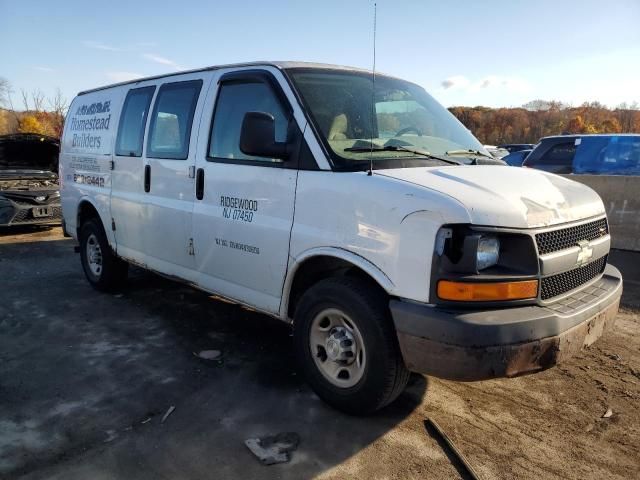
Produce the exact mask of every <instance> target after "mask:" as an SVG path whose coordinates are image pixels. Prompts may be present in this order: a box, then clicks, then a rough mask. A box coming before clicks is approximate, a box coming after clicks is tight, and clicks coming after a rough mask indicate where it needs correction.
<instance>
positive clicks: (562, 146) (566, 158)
mask: <svg viewBox="0 0 640 480" xmlns="http://www.w3.org/2000/svg"><path fill="white" fill-rule="evenodd" d="M575 153H576V146H575V141H574V140H571V141H570V142H565V143H558V144H557V145H554V146H553V147H551V148H550V149H549V150H547V153H545V154H544V155H543V156H542V157H541V158H539V159H538V160H537V161H536V162H532V163H531V164H530V165H562V166H567V167H571V164H572V162H573V156H574V155H575Z"/></svg>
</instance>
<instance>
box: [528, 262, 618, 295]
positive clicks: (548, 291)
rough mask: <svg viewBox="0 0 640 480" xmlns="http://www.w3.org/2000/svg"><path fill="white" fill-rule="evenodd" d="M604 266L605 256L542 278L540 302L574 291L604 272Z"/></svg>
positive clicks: (605, 263)
mask: <svg viewBox="0 0 640 480" xmlns="http://www.w3.org/2000/svg"><path fill="white" fill-rule="evenodd" d="M606 265H607V256H606V255H605V256H604V257H601V258H599V259H598V260H595V261H593V262H591V263H589V264H587V265H584V266H582V267H578V268H574V269H573V270H569V271H568V272H564V273H559V274H557V275H552V276H550V277H546V278H543V279H542V281H541V288H540V298H541V299H542V300H548V299H550V298H553V297H557V296H558V295H562V294H563V293H566V292H569V291H571V290H574V289H576V288H578V287H579V286H580V285H583V284H585V283H587V282H588V281H589V280H593V279H594V278H596V277H597V276H598V275H600V274H601V273H602V272H604V268H605V266H606Z"/></svg>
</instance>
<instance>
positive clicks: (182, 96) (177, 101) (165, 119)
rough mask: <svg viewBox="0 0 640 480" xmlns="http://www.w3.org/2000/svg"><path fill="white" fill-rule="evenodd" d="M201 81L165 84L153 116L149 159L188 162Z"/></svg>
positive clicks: (148, 152) (161, 89)
mask: <svg viewBox="0 0 640 480" xmlns="http://www.w3.org/2000/svg"><path fill="white" fill-rule="evenodd" d="M201 88H202V80H195V81H189V82H176V83H165V84H164V85H162V87H160V91H159V92H158V96H157V98H156V103H155V105H154V107H153V115H152V116H151V126H150V127H149V140H148V144H147V157H150V158H171V159H174V160H185V159H186V158H187V157H188V156H189V139H190V138H191V125H192V124H193V114H194V112H195V110H196V104H197V103H198V96H199V94H200V89H201Z"/></svg>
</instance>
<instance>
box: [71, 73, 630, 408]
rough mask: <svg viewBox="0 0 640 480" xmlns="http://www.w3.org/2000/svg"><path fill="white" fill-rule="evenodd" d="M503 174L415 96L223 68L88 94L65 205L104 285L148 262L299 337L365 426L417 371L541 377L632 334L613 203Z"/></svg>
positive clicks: (86, 260) (297, 345)
mask: <svg viewBox="0 0 640 480" xmlns="http://www.w3.org/2000/svg"><path fill="white" fill-rule="evenodd" d="M372 112H375V115H371V113H372ZM484 161H488V162H491V163H495V162H496V161H497V160H495V159H493V158H491V157H490V155H489V154H488V153H487V152H486V151H485V150H484V148H483V147H482V145H481V144H480V142H479V141H478V140H477V139H476V138H475V137H473V135H472V134H471V132H469V130H468V129H466V128H465V127H464V126H463V125H462V124H461V123H460V122H459V121H458V120H457V119H456V118H455V117H454V116H453V115H452V114H451V113H450V112H449V111H448V110H447V109H445V108H444V107H443V106H441V105H440V104H438V103H437V102H436V101H435V99H433V97H431V96H430V95H429V94H428V93H427V92H426V91H425V90H424V89H423V88H422V87H420V86H418V85H416V84H413V83H410V82H407V81H405V80H401V79H398V78H394V77H389V76H386V75H376V76H375V82H374V81H373V77H372V72H369V71H364V70H360V69H356V68H348V67H338V66H334V65H316V64H307V63H297V62H284V63H282V62H278V63H251V64H240V65H226V66H219V67H210V68H203V69H200V70H192V71H190V72H184V73H174V74H170V75H163V76H158V77H152V78H146V79H141V80H137V81H131V82H125V83H122V84H118V85H113V86H110V87H104V88H98V89H95V90H90V91H87V92H82V93H80V94H79V95H78V96H77V97H76V98H75V99H74V100H73V102H72V104H71V107H70V110H69V115H68V118H67V121H66V123H65V130H64V136H63V142H62V153H61V166H60V176H61V179H62V183H61V189H62V199H63V202H62V205H63V210H64V217H65V220H66V229H67V231H68V232H69V233H70V234H71V235H72V236H73V237H74V238H76V239H77V240H78V241H79V243H80V248H79V251H80V261H81V263H82V267H83V269H84V272H85V275H86V277H87V280H88V281H89V283H90V284H91V285H92V286H93V287H95V288H96V289H98V290H113V289H118V288H126V277H127V268H128V265H129V264H135V265H139V266H142V267H144V268H147V269H151V270H155V271H157V272H159V273H161V274H164V275H167V276H170V277H171V278H173V279H176V280H181V281H183V282H185V283H187V284H190V285H193V286H196V287H197V288H199V289H202V290H205V291H208V292H211V293H215V294H217V295H219V296H222V297H224V298H227V299H231V300H232V301H234V302H237V303H240V304H243V305H247V306H249V307H251V308H253V309H255V310H258V311H261V312H263V313H265V314H267V315H270V316H272V317H276V318H278V319H280V320H282V321H284V322H289V323H292V324H293V343H292V348H293V349H294V351H295V352H296V355H297V358H298V362H299V365H300V367H301V370H302V371H303V372H304V374H305V377H306V379H307V381H308V382H309V384H310V385H311V386H312V388H313V389H314V391H315V392H316V393H317V394H318V395H319V396H320V397H321V398H323V399H324V400H325V401H327V402H328V403H329V404H331V405H333V406H335V407H336V408H339V409H342V410H344V411H347V412H349V413H356V414H364V413H369V412H372V411H374V410H377V409H379V408H381V407H383V406H385V405H386V404H388V403H389V402H391V401H393V400H394V399H395V398H396V397H397V396H398V395H399V394H400V393H401V392H402V390H403V389H404V387H405V385H406V384H407V381H408V379H409V371H415V372H421V373H426V374H430V375H434V376H437V377H442V378H448V379H452V380H465V381H468V380H483V379H487V378H495V377H513V376H517V375H522V374H525V373H533V372H537V371H539V370H542V369H545V368H549V367H551V366H553V365H555V364H557V363H558V362H560V361H561V360H563V359H565V358H568V357H570V356H571V355H573V354H575V353H577V352H578V351H579V350H580V349H581V348H582V347H583V346H584V345H590V344H591V343H593V342H595V341H596V340H597V339H598V337H600V336H601V335H602V334H603V332H604V331H605V330H606V329H608V328H610V327H611V326H612V325H613V322H614V321H615V316H616V313H617V310H618V303H619V299H620V295H621V292H622V278H621V275H620V273H619V272H618V271H617V270H616V269H615V267H613V266H611V265H608V264H607V255H608V252H609V245H610V241H611V237H610V235H609V230H608V224H607V218H606V215H605V208H604V205H603V203H602V201H601V200H600V198H599V197H598V195H597V194H596V193H595V192H594V191H593V190H591V189H589V188H587V187H584V186H583V185H579V184H577V183H575V182H572V181H571V180H567V179H564V178H560V177H557V176H554V175H549V174H547V173H546V172H539V171H534V170H526V169H518V168H509V167H507V166H495V165H479V164H480V163H482V162H484ZM140 341H141V342H143V341H145V340H144V339H143V338H141V339H140Z"/></svg>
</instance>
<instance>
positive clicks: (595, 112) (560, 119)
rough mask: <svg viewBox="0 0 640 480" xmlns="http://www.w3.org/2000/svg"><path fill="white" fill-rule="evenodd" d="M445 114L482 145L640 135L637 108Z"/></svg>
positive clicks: (547, 105)
mask: <svg viewBox="0 0 640 480" xmlns="http://www.w3.org/2000/svg"><path fill="white" fill-rule="evenodd" d="M449 111H450V112H451V113H453V114H454V115H455V116H456V117H457V118H458V120H460V121H461V122H462V123H463V124H464V126H465V127H467V128H468V129H469V130H471V132H472V133H473V134H474V135H475V136H476V137H477V138H478V140H480V141H481V142H482V143H484V144H486V145H500V144H503V143H537V142H538V140H540V138H542V137H546V136H549V135H561V134H563V133H585V134H588V133H640V106H639V105H638V103H636V102H634V103H632V104H626V103H622V104H620V105H618V106H617V107H615V108H609V107H607V106H605V105H603V104H601V103H599V102H591V103H584V104H582V105H580V106H579V107H572V106H569V105H566V104H563V103H561V102H555V101H553V102H548V101H544V100H535V101H532V102H529V103H527V104H525V105H523V106H522V107H520V108H489V107H451V108H449Z"/></svg>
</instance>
